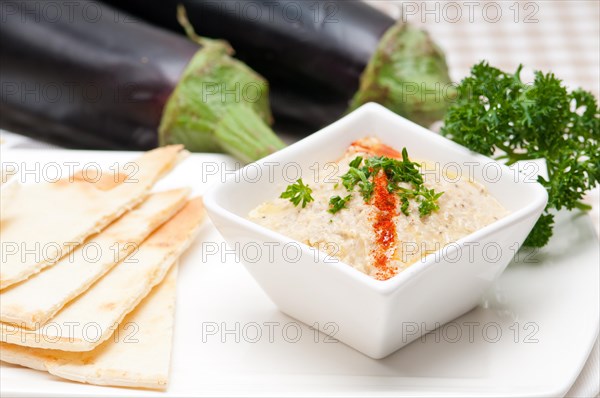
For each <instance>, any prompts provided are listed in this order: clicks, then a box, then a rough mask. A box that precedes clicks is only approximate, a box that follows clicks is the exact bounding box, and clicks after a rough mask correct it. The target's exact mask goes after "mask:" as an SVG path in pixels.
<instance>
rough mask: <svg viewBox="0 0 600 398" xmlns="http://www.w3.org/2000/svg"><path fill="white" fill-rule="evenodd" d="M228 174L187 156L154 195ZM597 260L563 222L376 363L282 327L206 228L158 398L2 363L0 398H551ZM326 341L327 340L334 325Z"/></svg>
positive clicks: (581, 349) (195, 251) (46, 160)
mask: <svg viewBox="0 0 600 398" xmlns="http://www.w3.org/2000/svg"><path fill="white" fill-rule="evenodd" d="M134 157H135V153H131V152H129V153H125V152H91V151H64V150H60V151H59V150H57V151H54V150H53V151H50V150H48V151H37V150H13V151H10V150H8V151H3V152H2V162H3V163H7V162H15V163H13V164H16V165H17V166H18V167H20V168H22V167H27V168H28V169H29V170H32V169H34V168H35V167H37V170H38V171H37V172H38V173H44V168H45V167H46V169H45V172H46V173H52V172H53V171H52V170H51V167H48V166H46V165H48V164H50V163H51V162H54V163H57V164H58V165H59V166H64V165H65V164H66V162H73V161H74V162H79V163H80V164H81V165H84V164H85V163H86V162H87V163H89V162H97V163H98V164H100V165H102V166H103V167H109V166H110V165H112V164H114V163H115V162H127V161H129V160H131V159H133V158H134ZM52 167H54V165H53V166H52ZM234 168H235V162H234V161H233V160H231V159H230V158H228V157H226V156H222V155H212V154H194V155H192V156H190V157H189V158H188V159H187V160H185V161H184V162H183V163H182V164H181V165H180V166H179V167H178V168H177V169H176V170H175V171H174V172H172V173H171V174H169V175H168V176H167V177H165V179H164V180H162V181H161V182H160V183H159V184H158V185H157V187H156V189H157V190H161V189H167V188H175V187H181V186H192V187H193V189H194V193H195V194H202V192H204V191H205V190H206V188H207V187H208V185H209V184H210V183H218V181H219V180H220V179H221V174H220V173H222V172H223V173H227V172H228V171H229V172H232V171H233V170H234ZM203 175H205V176H203ZM47 177H49V178H53V176H52V175H48V176H47ZM239 200H244V198H239ZM598 249H599V246H598V239H597V237H596V236H595V231H594V229H593V227H592V225H591V222H590V220H589V218H588V217H585V216H577V215H574V214H561V215H560V217H559V219H558V221H557V226H556V229H555V236H554V238H553V239H552V242H551V243H550V245H549V246H548V248H547V249H544V250H543V251H541V252H539V253H533V254H532V255H531V254H530V253H525V252H520V253H519V255H518V258H517V259H516V261H514V262H513V264H511V265H510V266H509V267H508V269H507V270H506V272H505V273H504V274H503V275H502V276H501V277H500V279H499V280H498V282H497V283H496V284H495V285H494V286H493V288H492V289H490V290H489V291H488V293H487V294H486V295H485V297H483V298H482V301H481V305H480V306H479V307H478V308H476V309H475V310H473V311H471V312H470V313H468V314H466V315H464V316H463V317H461V318H459V319H457V320H455V321H454V322H451V323H450V324H448V325H445V326H442V327H441V328H439V329H437V330H436V331H433V332H432V333H429V334H428V335H426V336H425V337H424V338H423V339H421V340H417V341H415V342H413V343H412V344H410V345H408V346H406V347H405V348H403V349H401V350H400V351H398V352H396V353H395V354H392V355H391V356H389V357H387V358H385V359H383V360H373V359H370V358H368V357H366V356H364V355H362V354H360V353H358V352H357V351H354V350H353V349H351V348H349V347H347V346H345V345H344V344H342V343H339V342H336V341H335V340H334V339H331V338H329V337H328V336H325V335H324V334H321V333H318V332H315V331H314V330H313V329H311V328H310V327H309V326H306V325H301V324H299V323H298V322H296V321H295V320H294V319H291V318H289V317H286V316H285V315H283V314H281V313H279V312H278V311H277V309H276V308H275V307H274V305H273V304H272V303H271V302H270V301H269V299H268V298H267V297H266V296H265V294H264V293H263V292H262V291H261V290H260V288H259V287H258V285H256V284H255V283H254V281H253V280H252V278H251V277H250V275H249V274H248V273H247V272H246V271H245V269H244V267H243V266H242V264H240V263H239V262H238V261H236V259H235V258H234V255H233V254H232V253H231V252H230V251H228V249H227V247H226V246H225V243H224V242H223V240H222V239H221V238H220V236H219V234H218V233H217V232H216V230H215V229H214V227H213V226H212V225H211V223H210V221H207V222H206V224H205V225H204V227H203V229H202V231H201V233H200V236H199V237H198V239H197V240H196V242H195V244H194V245H193V247H192V248H191V249H190V250H189V251H188V253H187V254H186V255H185V257H184V259H183V261H182V262H181V266H180V273H179V285H178V301H177V314H176V330H175V337H174V350H173V362H172V369H171V382H170V386H169V389H168V390H167V391H166V392H165V393H160V392H153V391H141V390H128V389H121V388H108V387H98V386H90V385H84V384H79V383H74V382H69V381H65V380H61V379H58V378H56V377H53V376H50V375H48V374H46V373H43V372H38V371H34V370H30V369H25V368H21V367H18V366H12V365H9V364H5V363H2V364H1V366H0V375H1V379H0V385H1V392H2V396H6V397H9V396H56V397H74V396H78V397H87V396H90V397H91V396H178V397H182V396H217V395H218V396H235V395H260V396H264V395H273V396H276V395H289V394H293V395H321V396H323V395H343V396H348V395H352V396H375V395H377V396H386V395H394V396H434V395H435V396H438V395H440V396H478V397H479V396H539V397H547V396H561V395H564V394H565V393H566V392H567V390H568V389H569V387H570V386H571V384H572V383H573V382H574V380H575V379H576V377H577V375H578V374H579V372H580V371H581V368H582V366H583V364H584V363H585V360H586V359H587V357H588V354H589V352H590V350H591V348H592V345H593V343H594V341H595V339H596V336H597V334H598V325H599V322H600V320H599V312H600V308H599V301H600V298H599V291H600V286H599V285H600V276H599V271H598V269H599V266H598V264H599V255H598V254H599V253H598ZM490 256H493V253H490ZM429 293H430V292H423V294H424V295H426V294H429ZM407 305H410V303H407ZM412 327H419V325H407V333H409V332H410V330H409V329H411V328H412ZM330 329H331V331H332V333H333V332H335V325H333V324H332V325H331V328H330Z"/></svg>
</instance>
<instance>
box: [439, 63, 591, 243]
mask: <svg viewBox="0 0 600 398" xmlns="http://www.w3.org/2000/svg"><path fill="white" fill-rule="evenodd" d="M521 69H522V66H519V67H518V68H517V70H516V72H515V73H514V74H511V73H506V72H503V71H501V70H499V69H497V68H494V67H492V66H490V65H489V64H488V63H486V62H481V63H479V64H477V65H475V66H473V68H472V69H471V74H470V76H468V77H467V78H465V79H464V80H463V81H462V82H461V83H460V85H459V86H458V88H457V90H458V94H459V95H458V100H457V102H456V103H455V104H454V105H453V106H452V107H451V108H450V109H449V111H448V113H447V114H446V117H445V120H444V127H443V128H442V134H444V135H446V136H447V137H449V138H451V139H453V140H454V141H456V142H458V143H460V144H462V145H464V146H466V147H468V148H470V149H472V150H474V151H477V152H479V153H482V154H484V155H488V156H491V155H493V154H494V153H496V150H498V149H499V150H500V151H502V152H503V154H502V155H500V156H498V157H497V159H504V160H505V161H506V163H507V164H508V165H510V164H513V163H515V162H517V161H519V160H527V159H539V158H545V159H546V165H547V168H548V179H545V178H543V177H538V181H539V183H540V184H542V185H543V186H544V187H545V188H546V189H547V191H548V205H547V206H546V209H545V212H544V214H543V215H542V216H541V217H540V219H539V220H538V222H537V223H536V224H535V227H534V228H533V230H532V231H531V233H530V234H529V236H528V237H527V239H526V240H525V245H527V246H533V247H542V246H545V245H546V244H547V243H548V241H549V239H550V237H551V236H552V229H553V224H554V216H553V214H552V213H551V211H552V210H553V209H556V210H560V209H562V208H565V209H568V210H571V209H581V210H587V209H589V206H588V205H586V204H585V203H583V202H582V201H581V199H582V198H583V195H584V194H585V192H586V191H588V190H590V189H592V188H593V187H595V186H596V184H597V183H598V182H599V181H600V150H599V149H598V148H599V139H600V112H599V110H598V104H597V101H596V98H594V96H593V95H592V94H591V93H589V92H587V91H584V90H582V89H577V90H574V91H571V92H568V91H567V89H566V88H565V87H564V86H563V84H562V81H561V80H560V79H558V78H556V77H555V76H554V74H552V73H547V74H544V73H542V72H540V71H537V72H535V79H534V82H533V84H532V85H528V84H525V83H523V82H522V81H521V78H520V72H521Z"/></svg>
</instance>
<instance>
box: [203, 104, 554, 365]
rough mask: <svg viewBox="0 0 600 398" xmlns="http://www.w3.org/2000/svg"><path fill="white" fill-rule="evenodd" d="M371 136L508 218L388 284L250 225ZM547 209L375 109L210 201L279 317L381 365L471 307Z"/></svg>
mask: <svg viewBox="0 0 600 398" xmlns="http://www.w3.org/2000/svg"><path fill="white" fill-rule="evenodd" d="M365 136H376V137H378V138H380V139H381V141H382V142H383V143H385V144H387V145H390V146H392V147H394V148H397V149H399V148H402V147H406V148H407V150H408V153H409V154H410V155H411V157H414V158H418V159H427V160H430V161H433V162H437V163H438V164H439V165H440V170H452V171H456V170H458V171H459V172H460V173H462V175H464V176H470V177H471V178H473V179H474V180H476V181H477V182H479V183H481V184H483V185H484V186H486V188H487V189H488V190H489V192H490V193H491V194H492V195H493V196H494V197H495V198H496V199H497V200H498V201H499V202H500V203H501V204H502V205H503V206H504V207H505V208H506V209H508V210H509V211H510V214H509V215H508V216H506V217H504V218H502V219H500V220H498V221H496V222H494V223H493V224H491V225H488V226H486V227H484V228H482V229H480V230H478V231H476V232H474V233H472V234H470V235H468V236H466V237H464V238H463V239H460V240H459V241H457V242H456V243H455V244H450V245H448V246H446V247H445V248H443V249H441V250H440V251H438V252H437V253H434V254H431V255H429V256H427V257H426V258H425V259H423V260H422V261H419V262H417V263H415V264H413V265H411V266H410V267H409V268H408V269H406V270H405V271H403V272H401V273H399V274H398V275H396V276H394V277H393V278H391V279H388V280H386V281H378V280H375V279H373V278H371V277H369V276H367V275H365V274H363V273H361V272H360V271H357V270H355V269H354V268H352V267H351V266H349V265H347V264H344V263H342V262H340V261H337V260H336V259H333V258H332V257H330V256H328V255H327V254H325V253H323V252H322V251H319V250H317V249H314V248H311V247H309V246H307V245H304V244H302V243H299V242H297V241H294V240H293V239H291V238H288V237H286V236H283V235H281V234H280V233H277V232H275V231H272V230H269V229H267V228H265V227H263V226H260V225H258V224H255V223H254V222H252V221H249V220H248V219H247V216H248V213H249V212H250V211H251V210H252V209H253V208H255V207H256V206H258V205H259V204H261V203H263V202H265V201H268V200H272V199H274V198H276V197H278V196H279V195H280V194H281V192H282V191H283V190H285V187H286V186H287V185H288V184H291V183H293V182H295V181H296V179H297V178H300V177H302V178H303V180H304V182H306V183H308V184H309V185H310V183H311V180H313V177H312V176H313V175H314V172H315V167H318V166H323V165H324V164H325V163H326V162H332V161H335V160H336V159H338V158H339V157H340V156H341V155H342V154H343V153H344V151H345V150H346V149H347V148H348V146H349V145H350V144H351V143H352V142H353V141H355V140H357V139H360V138H363V137H365ZM546 201H547V194H546V190H545V189H544V188H543V187H542V186H541V185H540V184H538V183H537V182H534V181H533V180H531V181H528V180H527V179H526V178H523V176H522V175H521V174H519V173H518V172H516V171H514V170H513V169H511V168H508V167H506V166H504V165H501V164H499V163H497V162H496V161H494V160H492V159H489V158H487V157H485V156H482V155H479V154H476V153H473V152H471V151H469V150H468V149H466V148H464V147H462V146H460V145H458V144H456V143H454V142H452V141H450V140H448V139H446V138H444V137H441V136H439V135H438V134H435V133H433V132H431V131H429V130H427V129H425V128H423V127H421V126H419V125H417V124H414V123H412V122H411V121H409V120H407V119H405V118H403V117H401V116H398V115H396V114H394V113H393V112H391V111H389V110H387V109H385V108H384V107H382V106H380V105H377V104H373V103H370V104H366V105H364V106H362V107H360V108H359V109H357V110H356V111H354V112H352V113H351V114H349V115H347V116H345V117H344V118H342V119H340V120H339V121H337V122H335V123H333V124H332V125H330V126H328V127H325V128H324V129H322V130H320V131H319V132H317V133H315V134H313V135H311V136H309V137H307V138H305V139H303V140H301V141H299V142H297V143H295V144H293V145H291V146H289V147H287V148H285V149H283V150H281V151H279V152H277V153H274V154H272V155H270V156H268V157H266V158H264V159H262V160H260V161H258V162H256V163H253V164H250V165H248V166H246V167H245V168H243V169H241V170H239V171H238V172H236V173H235V174H231V175H229V176H228V178H227V179H226V180H225V181H224V183H221V184H219V185H217V186H214V187H212V189H210V190H209V191H208V193H207V194H206V196H205V204H206V208H207V210H208V213H209V215H210V218H211V219H212V221H213V222H214V224H215V226H216V227H217V229H218V230H219V232H220V233H221V234H222V235H223V237H224V238H225V240H226V241H227V243H228V244H229V245H230V246H231V248H232V249H233V250H234V251H235V253H236V254H237V256H238V258H239V259H240V261H242V262H243V263H244V265H245V266H246V268H247V269H248V271H249V272H250V274H251V275H252V276H253V277H254V279H255V280H256V281H257V282H258V284H259V285H260V286H261V288H262V289H263V290H264V291H265V292H266V294H267V295H268V296H269V297H270V298H271V300H272V301H273V302H274V303H275V305H276V306H277V307H278V308H279V309H280V310H281V311H282V312H284V313H286V314H288V315H289V316H291V317H293V318H296V319H298V320H300V321H302V322H304V323H306V324H308V325H311V326H313V327H315V328H317V329H319V330H321V331H323V332H324V333H326V334H329V335H332V336H333V337H335V338H336V339H338V340H340V341H342V342H343V343H346V344H347V345H349V346H351V347H353V348H355V349H356V350H358V351H360V352H362V353H364V354H366V355H368V356H370V357H372V358H376V359H378V358H383V357H385V356H387V355H389V354H391V353H392V352H394V351H396V350H398V349H399V348H401V347H402V346H404V345H406V344H408V343H410V342H411V341H413V340H415V339H417V338H418V337H420V336H421V335H422V334H425V333H427V332H429V331H431V330H433V329H435V328H436V327H439V326H441V325H443V324H445V323H447V322H449V321H451V320H452V319H454V318H456V317H458V316H460V315H462V314H463V313H465V312H467V311H469V310H470V309H472V308H473V307H475V306H476V305H477V303H478V300H479V298H480V297H481V295H482V293H483V292H484V290H485V289H486V288H487V287H488V286H489V285H490V284H491V283H492V281H494V279H496V278H497V277H498V276H499V275H500V274H501V273H502V271H503V270H504V269H505V268H506V266H507V265H508V263H509V262H510V260H511V259H512V257H513V256H514V254H515V251H516V250H517V249H518V247H520V245H521V244H522V243H523V241H524V239H525V238H526V237H527V235H528V233H529V231H530V230H531V228H532V227H533V225H534V224H535V222H536V220H537V219H538V217H539V216H540V214H541V212H542V211H543V209H544V207H545V205H546ZM292 337H293V336H292Z"/></svg>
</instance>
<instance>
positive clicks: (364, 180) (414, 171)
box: [330, 148, 443, 217]
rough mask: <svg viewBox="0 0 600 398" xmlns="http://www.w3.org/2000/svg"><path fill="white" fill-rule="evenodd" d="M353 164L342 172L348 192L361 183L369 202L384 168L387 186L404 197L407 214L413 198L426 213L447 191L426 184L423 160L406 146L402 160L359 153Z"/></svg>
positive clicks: (402, 207)
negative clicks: (413, 156)
mask: <svg viewBox="0 0 600 398" xmlns="http://www.w3.org/2000/svg"><path fill="white" fill-rule="evenodd" d="M361 165H362V166H361ZM349 166H350V169H349V170H348V172H347V173H346V174H344V175H342V176H341V180H342V185H343V186H344V187H345V188H346V190H347V191H348V192H352V191H353V190H354V188H355V187H358V191H359V192H360V194H361V195H362V197H363V199H364V201H365V202H368V201H369V200H370V199H371V196H372V195H373V189H374V185H373V181H372V180H373V178H374V177H375V176H376V175H377V174H378V173H379V172H383V173H385V175H386V177H387V181H388V186H387V190H388V192H390V193H396V194H397V195H398V196H399V197H400V211H401V212H402V213H403V214H404V215H408V214H409V199H412V200H416V201H417V202H418V203H419V214H420V215H421V216H422V217H424V216H427V215H429V214H431V213H432V212H433V211H436V210H438V209H439V206H438V204H437V200H438V199H439V198H440V196H442V194H443V192H440V193H436V192H435V191H434V190H433V189H427V188H426V187H425V185H424V184H423V175H422V174H421V172H420V170H419V167H420V164H419V163H416V162H411V161H410V159H409V158H408V152H407V151H406V148H403V149H402V160H397V159H392V158H388V157H385V156H374V157H371V158H367V159H363V157H362V156H357V157H356V158H354V159H353V160H352V161H351V162H350V164H349ZM401 183H408V184H410V185H411V186H412V189H407V188H405V187H402V186H401V185H400V184H401ZM335 198H339V196H337V197H333V198H331V200H334V199H335ZM330 203H331V201H330Z"/></svg>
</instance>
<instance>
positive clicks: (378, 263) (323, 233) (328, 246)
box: [249, 137, 508, 280]
mask: <svg viewBox="0 0 600 398" xmlns="http://www.w3.org/2000/svg"><path fill="white" fill-rule="evenodd" d="M409 155H410V153H409ZM357 156H363V157H364V158H367V157H373V156H386V157H389V158H400V156H401V155H400V153H398V152H397V151H396V150H394V149H392V148H390V147H388V146H386V145H384V144H382V143H381V142H380V141H379V140H378V139H376V138H371V137H369V138H364V139H361V140H359V141H356V142H354V143H353V144H352V145H351V146H350V147H349V148H348V150H347V151H346V153H345V154H344V155H343V157H342V158H341V159H339V160H338V161H336V162H335V165H334V167H332V165H331V164H329V165H325V167H323V169H322V170H321V171H320V172H319V173H318V174H317V175H316V176H312V178H308V179H306V180H305V181H304V182H305V183H306V184H307V185H309V186H310V188H311V189H312V197H313V198H314V201H311V202H309V203H307V204H306V207H304V208H303V207H302V206H297V207H296V206H294V204H292V203H291V202H290V200H288V199H281V198H275V199H273V200H271V201H268V202H266V203H263V204H261V205H259V206H258V207H256V208H255V209H253V210H252V211H251V212H250V214H249V219H250V220H252V221H254V222H256V223H258V224H260V225H263V226H265V227H267V228H269V229H272V230H274V231H277V232H279V233H281V234H283V235H286V236H288V237H290V238H293V239H295V240H297V241H300V242H303V243H305V244H307V245H309V246H312V247H315V248H318V249H320V250H322V251H324V252H326V253H328V254H330V255H331V256H333V257H336V258H338V259H339V260H341V261H343V262H344V263H346V264H349V265H351V266H352V267H354V268H356V269H357V270H359V271H361V272H364V273H365V274H367V275H370V276H372V277H374V278H376V279H379V280H385V279H389V278H391V277H393V276H394V275H396V274H397V273H399V272H401V271H402V270H404V269H406V268H407V267H408V266H410V265H411V264H413V263H415V262H417V261H419V260H421V259H422V258H424V256H426V255H427V254H430V253H433V252H436V251H438V250H440V249H441V248H443V247H444V246H446V245H448V244H450V243H452V242H455V241H457V240H458V239H460V238H463V237H465V236H466V235H468V234H470V233H472V232H474V231H476V230H478V229H481V228H482V227H484V226H486V225H489V224H491V223H493V222H494V221H496V220H498V219H500V218H502V217H504V216H505V215H507V214H508V211H507V210H506V209H504V208H503V207H502V205H500V203H498V201H497V200H496V199H495V198H493V197H492V196H491V195H490V194H489V193H488V192H487V190H486V189H485V187H484V186H482V185H481V184H479V183H477V182H474V181H469V180H468V179H465V178H461V177H459V176H455V175H452V176H450V175H441V174H440V172H437V173H434V172H423V173H422V174H423V179H424V186H425V187H426V188H428V189H432V188H433V189H434V190H435V191H436V192H444V193H443V195H442V196H441V197H440V198H439V199H438V200H437V204H438V206H439V209H438V210H436V211H433V212H432V213H431V214H429V215H427V216H421V215H420V213H419V210H418V206H419V204H418V202H416V201H414V200H413V201H410V202H409V208H408V213H409V214H408V215H405V214H404V213H403V212H402V211H401V209H400V207H401V203H400V199H399V197H398V196H397V195H395V194H387V190H385V189H383V188H381V189H379V190H378V189H377V184H375V185H376V186H375V191H374V193H373V196H372V197H371V198H370V199H369V200H368V201H367V202H365V200H364V199H363V197H362V196H361V195H360V194H359V193H358V192H357V191H358V189H357V188H355V190H354V191H353V192H352V194H353V195H352V198H351V199H350V200H349V201H348V202H347V203H346V207H345V208H344V209H342V210H340V211H338V212H336V213H335V214H331V213H330V212H328V210H329V209H330V204H329V200H330V198H331V197H333V196H340V197H342V198H343V197H346V196H347V195H348V194H350V192H348V191H347V189H346V188H345V187H344V186H343V185H342V184H341V183H340V176H342V175H344V174H345V173H346V172H348V169H349V163H350V162H351V161H352V160H353V159H355V158H356V157H357ZM411 160H414V159H411ZM415 161H417V162H418V163H420V164H421V167H422V169H425V168H427V170H433V168H430V167H429V166H425V165H428V162H427V161H422V160H421V161H420V160H415ZM315 177H316V178H315ZM375 181H377V177H375ZM382 184H383V185H382V187H385V182H382ZM402 184H406V187H407V188H410V185H409V184H407V183H402ZM283 190H285V187H282V191H283ZM382 203H383V205H382Z"/></svg>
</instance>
